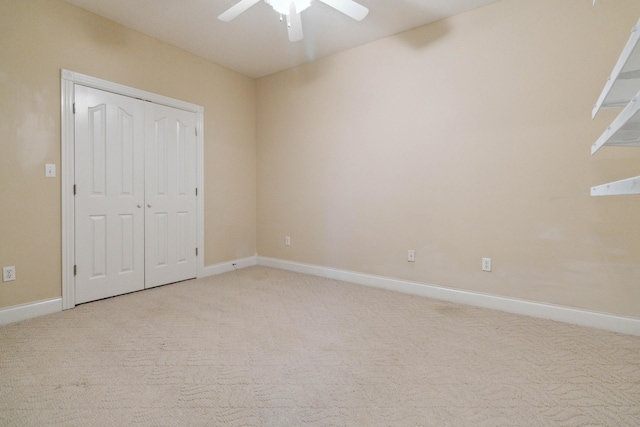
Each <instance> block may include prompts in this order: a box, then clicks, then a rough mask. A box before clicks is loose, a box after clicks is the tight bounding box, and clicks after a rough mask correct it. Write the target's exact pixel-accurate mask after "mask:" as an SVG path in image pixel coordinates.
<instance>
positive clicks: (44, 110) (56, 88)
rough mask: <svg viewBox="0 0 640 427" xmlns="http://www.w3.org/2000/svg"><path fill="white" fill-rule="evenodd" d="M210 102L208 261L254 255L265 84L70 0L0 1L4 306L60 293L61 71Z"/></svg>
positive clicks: (0, 287) (0, 288) (0, 299)
mask: <svg viewBox="0 0 640 427" xmlns="http://www.w3.org/2000/svg"><path fill="white" fill-rule="evenodd" d="M61 68H65V69H69V70H72V71H76V72H79V73H83V74H87V75H90V76H94V77H98V78H101V79H105V80H109V81H112V82H116V83H120V84H124V85H128V86H132V87H136V88H139V89H143V90H146V91H150V92H154V93H158V94H161V95H165V96H169V97H173V98H177V99H180V100H184V101H187V102H191V103H194V104H199V105H202V106H204V109H205V115H204V117H205V123H204V128H205V129H204V131H205V148H204V151H205V159H204V163H205V174H204V176H205V250H204V256H205V265H209V264H215V263H218V262H223V261H227V260H233V259H237V258H242V257H248V256H253V255H254V253H255V239H256V217H255V215H256V206H255V202H256V177H255V175H256V157H255V156H256V149H255V81H254V80H252V79H249V78H247V77H244V76H241V75H239V74H237V73H235V72H232V71H230V70H227V69H225V68H222V67H220V66H218V65H215V64H213V63H211V62H208V61H205V60H203V59H202V58H199V57H197V56H195V55H192V54H189V53H186V52H184V51H182V50H180V49H177V48H174V47H172V46H169V45H166V44H164V43H161V42H159V41H157V40H154V39H152V38H149V37H147V36H144V35H142V34H140V33H136V32H134V31H131V30H129V29H127V28H125V27H122V26H119V25H116V24H114V23H113V22H110V21H108V20H105V19H102V18H100V17H98V16H96V15H93V14H91V13H88V12H85V11H83V10H81V9H78V8H76V7H74V6H71V5H69V4H68V3H65V2H62V1H60V0H19V1H18V0H0V144H1V147H2V149H1V150H0V266H7V265H15V266H16V275H17V278H18V279H17V280H16V281H15V282H8V283H1V282H0V308H2V307H7V306H13V305H17V304H22V303H27V302H32V301H38V300H42V299H47V298H53V297H59V296H60V295H61V283H62V278H61V274H62V273H61V262H62V261H61V256H62V255H61V225H60V224H61V201H60V197H61V189H60V185H61V184H60V183H61V181H60V174H59V173H58V177H57V178H55V179H51V178H45V177H44V165H45V163H55V164H57V166H58V171H60V166H61V165H60V156H61V154H60V147H61V144H60V69H61Z"/></svg>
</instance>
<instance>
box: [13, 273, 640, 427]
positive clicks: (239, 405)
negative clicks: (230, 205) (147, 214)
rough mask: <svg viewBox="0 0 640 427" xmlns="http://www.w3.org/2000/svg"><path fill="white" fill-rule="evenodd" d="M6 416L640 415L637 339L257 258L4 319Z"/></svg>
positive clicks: (533, 420)
mask: <svg viewBox="0 0 640 427" xmlns="http://www.w3.org/2000/svg"><path fill="white" fill-rule="evenodd" d="M0 425H2V426H44V425H64V426H76V425H77V426H92V425H112V426H116V425H117V426H123V425H149V426H161V425H171V426H194V425H212V426H226V425H230V426H241V425H246V426H251V425H255V426H299V425H311V426H333V425H338V426H340V425H345V426H420V425H425V426H591V425H598V426H638V425H640V337H633V336H625V335H619V334H615V333H610V332H604V331H600V330H595V329H589V328H583V327H578V326H572V325H567V324H562V323H556V322H552V321H545V320H539V319H534V318H529V317H525V316H518V315H513V314H507V313H502V312H499V311H492V310H486V309H480V308H473V307H467V306H463V305H458V304H452V303H447V302H442V301H436V300H430V299H426V298H422V297H416V296H411V295H404V294H399V293H394V292H390V291H385V290H380V289H374V288H367V287H363V286H358V285H352V284H348V283H343V282H337V281H332V280H327V279H322V278H318V277H313V276H306V275H302V274H296V273H291V272H287V271H280V270H274V269H269V268H264V267H252V268H247V269H244V270H239V271H235V272H232V273H227V274H223V275H220V276H215V277H210V278H206V279H201V280H197V281H188V282H183V283H177V284H173V285H168V286H164V287H161V288H155V289H151V290H147V291H142V292H138V293H135V294H129V295H124V296H120V297H116V298H111V299H107V300H103V301H97V302H94V303H90V304H85V305H81V306H78V307H77V308H75V309H73V310H68V311H65V312H62V313H58V314H54V315H50V316H44V317H40V318H37V319H32V320H29V321H25V322H20V323H16V324H13V325H8V326H4V327H0Z"/></svg>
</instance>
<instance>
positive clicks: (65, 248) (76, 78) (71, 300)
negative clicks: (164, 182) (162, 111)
mask: <svg viewBox="0 0 640 427" xmlns="http://www.w3.org/2000/svg"><path fill="white" fill-rule="evenodd" d="M60 78H61V81H60V97H61V114H60V120H61V123H60V125H61V142H62V147H61V151H62V159H61V168H60V179H61V182H62V309H63V310H66V309H69V308H73V307H75V305H76V289H75V276H74V274H73V266H74V262H75V250H76V248H75V226H74V224H75V210H74V196H73V184H74V176H75V170H74V154H75V153H74V147H75V135H74V114H73V103H74V99H75V96H74V85H76V84H80V85H83V86H87V87H91V88H94V89H100V90H104V91H107V92H112V93H116V94H118V95H124V96H128V97H131V98H138V99H142V100H144V101H149V102H153V103H156V104H161V105H166V106H168V107H173V108H179V109H181V110H186V111H190V112H193V113H196V130H197V133H198V134H197V135H196V150H197V152H196V156H197V159H196V162H197V163H196V169H197V171H196V174H197V178H196V179H197V185H198V197H197V209H196V216H197V219H196V227H197V230H196V234H197V239H198V249H199V250H198V259H197V270H196V277H197V278H200V277H203V276H204V107H202V106H200V105H196V104H191V103H189V102H185V101H180V100H177V99H173V98H168V97H166V96H162V95H158V94H155V93H152V92H147V91H144V90H140V89H136V88H132V87H129V86H124V85H121V84H118V83H112V82H109V81H106V80H102V79H98V78H96V77H91V76H87V75H84V74H80V73H76V72H74V71H69V70H65V69H61V70H60Z"/></svg>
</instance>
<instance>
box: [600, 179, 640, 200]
mask: <svg viewBox="0 0 640 427" xmlns="http://www.w3.org/2000/svg"><path fill="white" fill-rule="evenodd" d="M625 194H640V176H636V177H635V178H627V179H623V180H620V181H615V182H610V183H609V184H602V185H598V186H596V187H591V195H592V196H621V195H625Z"/></svg>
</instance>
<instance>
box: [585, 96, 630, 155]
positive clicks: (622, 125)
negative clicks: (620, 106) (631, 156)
mask: <svg viewBox="0 0 640 427" xmlns="http://www.w3.org/2000/svg"><path fill="white" fill-rule="evenodd" d="M639 99H640V92H638V94H636V95H635V97H634V98H633V99H631V101H630V102H629V104H628V105H627V106H626V107H625V109H624V110H622V112H621V113H620V114H619V115H618V117H616V119H615V120H614V121H613V123H611V125H610V126H609V127H608V128H607V129H606V130H605V131H604V132H603V133H602V135H600V138H598V140H597V141H596V142H595V143H594V144H593V145H592V146H591V154H595V152H596V151H598V150H599V149H600V148H601V147H602V146H604V145H616V146H622V147H640V102H639V101H638V100H639Z"/></svg>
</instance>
